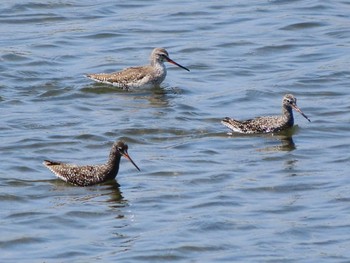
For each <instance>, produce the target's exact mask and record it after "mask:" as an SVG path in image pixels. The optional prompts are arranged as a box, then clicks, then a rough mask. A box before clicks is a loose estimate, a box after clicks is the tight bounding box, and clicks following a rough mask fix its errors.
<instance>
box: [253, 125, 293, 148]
mask: <svg viewBox="0 0 350 263" xmlns="http://www.w3.org/2000/svg"><path fill="white" fill-rule="evenodd" d="M296 131H297V127H293V128H291V129H288V130H286V131H283V132H281V133H279V134H275V135H273V136H269V139H273V140H275V141H279V144H278V145H273V146H268V147H265V148H263V149H260V150H259V151H262V152H290V151H293V150H295V149H296V146H295V143H294V141H293V137H292V135H293V134H294V133H295V132H296Z"/></svg>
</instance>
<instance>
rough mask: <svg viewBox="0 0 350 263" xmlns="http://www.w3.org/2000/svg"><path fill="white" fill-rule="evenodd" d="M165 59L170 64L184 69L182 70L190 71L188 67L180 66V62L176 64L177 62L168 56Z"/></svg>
mask: <svg viewBox="0 0 350 263" xmlns="http://www.w3.org/2000/svg"><path fill="white" fill-rule="evenodd" d="M166 60H167V61H168V62H169V63H171V64H174V65H176V66H178V67H180V68H182V69H184V70H187V71H190V70H189V69H188V68H186V67H184V66H182V65H180V64H178V63H176V62H175V61H174V60H172V59H170V58H168V57H167V58H166Z"/></svg>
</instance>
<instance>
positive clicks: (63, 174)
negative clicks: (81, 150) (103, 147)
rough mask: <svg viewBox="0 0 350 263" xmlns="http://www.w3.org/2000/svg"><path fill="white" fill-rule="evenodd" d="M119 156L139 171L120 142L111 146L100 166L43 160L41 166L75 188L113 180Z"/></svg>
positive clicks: (125, 146)
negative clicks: (103, 162)
mask: <svg viewBox="0 0 350 263" xmlns="http://www.w3.org/2000/svg"><path fill="white" fill-rule="evenodd" d="M121 156H124V157H125V158H126V159H128V160H129V161H130V162H131V163H132V164H133V165H134V166H135V167H136V169H137V170H139V171H140V169H139V168H138V167H137V165H136V164H135V163H134V161H133V160H132V159H131V157H130V156H129V154H128V145H127V144H125V143H124V142H122V141H118V142H115V143H114V144H113V146H112V149H111V152H110V154H109V158H108V161H107V163H105V164H101V165H81V166H79V165H76V164H69V163H61V162H54V161H48V160H45V161H44V162H43V164H44V165H45V166H46V167H47V168H49V169H50V170H51V171H52V172H53V173H54V174H55V175H56V176H57V177H58V178H60V179H62V180H63V181H65V182H67V183H71V184H73V185H77V186H90V185H95V184H100V183H103V182H106V181H110V180H113V179H115V177H116V176H117V174H118V170H119V163H120V158H121Z"/></svg>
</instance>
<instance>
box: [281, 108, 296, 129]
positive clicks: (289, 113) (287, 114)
mask: <svg viewBox="0 0 350 263" xmlns="http://www.w3.org/2000/svg"><path fill="white" fill-rule="evenodd" d="M282 115H283V118H284V119H285V120H286V122H287V123H288V125H290V126H293V125H294V117H293V109H292V107H291V106H284V107H283V108H282Z"/></svg>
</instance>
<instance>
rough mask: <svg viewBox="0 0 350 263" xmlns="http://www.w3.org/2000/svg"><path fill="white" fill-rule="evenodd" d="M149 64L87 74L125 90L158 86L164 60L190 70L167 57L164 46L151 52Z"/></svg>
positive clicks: (162, 73)
mask: <svg viewBox="0 0 350 263" xmlns="http://www.w3.org/2000/svg"><path fill="white" fill-rule="evenodd" d="M150 60H151V64H150V65H145V66H139V67H130V68H126V69H123V70H122V71H118V72H113V73H98V74H88V75H86V76H87V77H88V78H90V79H92V80H94V81H97V82H102V83H106V84H111V85H113V86H116V87H118V88H122V89H125V90H129V89H134V88H151V87H155V86H159V85H160V84H161V83H162V82H163V80H164V79H165V77H166V74H167V70H166V67H165V65H164V62H165V61H166V62H169V63H172V64H174V65H176V66H178V67H180V68H183V69H185V70H187V71H190V70H189V69H188V68H186V67H184V66H181V65H180V64H178V63H176V62H175V61H173V60H172V59H170V58H169V54H168V52H167V51H166V50H165V49H164V48H155V49H153V51H152V53H151V57H150Z"/></svg>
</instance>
